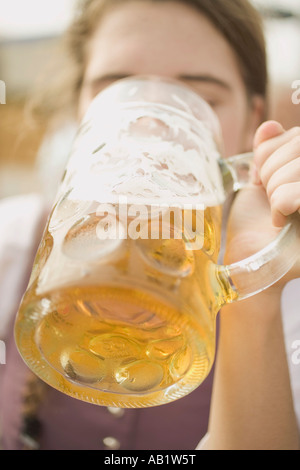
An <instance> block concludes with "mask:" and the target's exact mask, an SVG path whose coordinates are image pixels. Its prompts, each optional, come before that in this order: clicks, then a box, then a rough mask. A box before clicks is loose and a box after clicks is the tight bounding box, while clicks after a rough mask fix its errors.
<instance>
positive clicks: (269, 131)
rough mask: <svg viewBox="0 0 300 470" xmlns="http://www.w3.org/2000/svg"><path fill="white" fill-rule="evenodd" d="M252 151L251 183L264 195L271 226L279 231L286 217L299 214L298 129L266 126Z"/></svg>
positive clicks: (261, 129)
mask: <svg viewBox="0 0 300 470" xmlns="http://www.w3.org/2000/svg"><path fill="white" fill-rule="evenodd" d="M254 150H255V154H254V155H255V156H254V164H255V170H254V171H255V174H254V183H256V184H261V183H262V185H263V187H264V188H265V190H266V192H267V195H268V199H269V201H270V205H271V211H272V222H273V224H274V226H275V227H283V226H284V225H285V223H286V217H287V216H288V215H291V214H293V213H295V212H297V211H298V212H299V213H300V127H295V128H293V129H290V130H289V131H284V129H283V127H282V126H281V125H280V124H279V123H278V122H275V121H269V122H266V123H264V124H263V125H262V126H261V127H260V128H259V129H258V131H257V133H256V136H255V140H254Z"/></svg>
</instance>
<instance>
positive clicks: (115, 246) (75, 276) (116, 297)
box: [15, 207, 225, 407]
mask: <svg viewBox="0 0 300 470" xmlns="http://www.w3.org/2000/svg"><path fill="white" fill-rule="evenodd" d="M54 215H55V214H54ZM54 215H53V216H52V218H50V224H49V226H48V228H47V230H46V232H45V235H44V238H43V242H42V244H41V246H40V249H39V252H38V254H37V257H36V263H35V269H34V270H33V274H32V278H31V281H30V287H29V289H28V291H27V293H26V295H25V297H24V300H23V303H22V305H21V309H20V312H19V315H18V318H17V322H16V330H15V331H16V341H17V345H18V348H19V350H20V352H21V354H22V356H23V358H24V360H25V361H26V363H27V364H28V366H29V367H30V368H31V369H32V370H33V371H34V372H35V373H36V374H37V375H38V376H39V377H40V378H41V379H43V380H44V381H45V382H47V383H48V384H50V385H51V386H53V387H54V388H57V389H58V390H60V391H62V392H64V393H67V394H68V395H71V396H73V397H75V398H78V399H81V400H84V401H88V402H92V403H96V404H99V405H105V406H116V407H145V406H155V405H160V404H163V403H168V402H170V401H173V400H174V399H177V398H180V397H181V396H184V395H186V394H187V393H189V392H191V391H192V390H194V389H195V388H196V387H197V386H198V385H199V384H200V383H201V382H202V381H203V380H204V379H205V378H206V377H207V375H208V373H209V370H210V368H211V366H212V363H213V360H214V350H215V331H214V328H213V327H212V325H213V324H214V320H215V316H216V314H217V312H218V309H219V307H220V304H221V303H222V301H223V300H224V296H225V293H224V292H222V287H221V284H220V283H219V282H218V281H217V279H216V278H215V275H214V267H215V263H216V261H217V257H218V253H219V244H220V225H221V208H220V207H209V208H206V209H205V210H204V211H202V212H201V213H199V211H198V212H197V214H196V215H195V214H194V216H193V217H191V218H190V220H192V221H193V224H194V225H195V221H196V218H198V219H199V217H200V219H201V221H202V224H203V225H202V226H203V231H202V234H199V233H198V236H200V237H202V243H201V247H202V249H198V250H197V249H196V250H190V249H188V244H189V243H190V240H188V239H187V236H186V234H183V233H182V236H181V237H178V236H177V238H176V237H175V236H173V237H172V236H171V237H170V238H169V239H162V238H157V239H154V240H153V239H146V238H144V239H142V238H140V239H136V240H133V239H131V238H126V237H123V239H113V240H109V239H108V240H99V237H97V236H96V235H95V234H96V233H97V227H99V222H101V220H103V218H102V219H101V216H97V214H96V213H95V212H89V211H88V212H87V214H86V215H85V216H84V217H81V218H80V219H79V221H77V222H76V223H75V224H74V223H73V225H72V224H69V225H72V227H71V228H69V229H68V231H67V234H66V233H65V232H66V222H64V224H62V225H60V224H59V223H58V224H57V214H56V215H55V217H54ZM171 220H173V222H172V223H173V225H172V229H173V234H175V233H177V235H178V225H177V226H176V224H175V219H172V218H171ZM54 221H55V224H54ZM130 221H131V222H132V219H130ZM130 221H129V222H128V221H127V226H128V225H129V223H130ZM150 222H151V221H150V220H146V222H145V223H146V224H149V223H150ZM51 227H52V228H51ZM123 235H124V233H123ZM199 246H200V245H199ZM62 253H63V256H62ZM87 261H88V262H87Z"/></svg>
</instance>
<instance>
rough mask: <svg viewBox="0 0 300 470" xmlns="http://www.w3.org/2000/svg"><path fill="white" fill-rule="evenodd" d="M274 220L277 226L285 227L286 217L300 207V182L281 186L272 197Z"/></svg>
mask: <svg viewBox="0 0 300 470" xmlns="http://www.w3.org/2000/svg"><path fill="white" fill-rule="evenodd" d="M270 204H271V211H272V222H273V224H274V226H275V227H283V226H284V225H285V223H286V217H288V216H289V215H291V214H294V213H295V212H297V211H298V212H299V208H300V182H297V183H292V184H286V185H282V186H279V187H278V188H277V189H276V190H275V191H274V193H273V194H272V197H271V199H270Z"/></svg>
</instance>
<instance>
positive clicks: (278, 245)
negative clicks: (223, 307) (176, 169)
mask: <svg viewBox="0 0 300 470" xmlns="http://www.w3.org/2000/svg"><path fill="white" fill-rule="evenodd" d="M252 160H253V153H245V154H241V155H236V156H234V157H231V158H229V159H227V160H226V161H222V162H221V169H222V173H223V179H224V186H225V191H226V192H227V193H228V192H230V191H231V192H232V191H234V192H236V191H238V190H240V189H242V188H243V187H244V186H245V185H246V184H247V183H248V181H249V175H250V169H251V163H252ZM299 254H300V217H299V214H298V213H296V214H293V215H291V216H289V217H288V221H287V224H286V225H285V227H283V229H282V230H281V231H280V233H279V234H278V235H277V237H276V238H275V239H274V240H273V241H272V242H271V243H270V244H269V245H268V246H267V247H265V248H264V249H262V250H261V251H259V252H258V253H256V254H254V255H252V256H250V257H249V258H246V259H244V260H242V261H239V262H236V263H234V264H231V265H230V266H215V268H214V269H216V272H215V275H216V277H217V279H218V280H219V282H220V283H221V285H222V288H223V291H225V297H226V300H225V301H226V303H228V302H229V303H230V302H232V301H234V300H243V299H246V298H248V297H251V296H253V295H255V294H258V293H259V292H262V291H263V290H266V289H267V288H268V287H270V286H272V285H273V284H275V283H276V282H277V281H279V280H280V279H281V278H282V277H284V276H285V275H286V274H287V273H288V272H289V271H290V270H291V268H292V267H293V266H294V264H295V263H296V261H297V260H298V259H299Z"/></svg>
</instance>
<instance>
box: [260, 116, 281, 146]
mask: <svg viewBox="0 0 300 470" xmlns="http://www.w3.org/2000/svg"><path fill="white" fill-rule="evenodd" d="M284 132H285V129H284V128H283V127H282V125H281V124H280V123H279V122H277V121H267V122H264V123H263V124H262V125H261V126H260V127H259V128H258V129H257V131H256V134H255V137H254V144H253V146H254V149H256V148H257V147H258V146H259V145H260V144H262V143H263V142H265V141H266V140H269V139H272V138H273V137H278V136H280V135H282V134H283V133H284Z"/></svg>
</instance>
